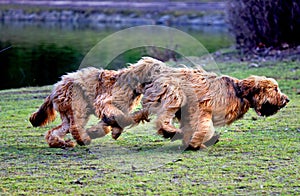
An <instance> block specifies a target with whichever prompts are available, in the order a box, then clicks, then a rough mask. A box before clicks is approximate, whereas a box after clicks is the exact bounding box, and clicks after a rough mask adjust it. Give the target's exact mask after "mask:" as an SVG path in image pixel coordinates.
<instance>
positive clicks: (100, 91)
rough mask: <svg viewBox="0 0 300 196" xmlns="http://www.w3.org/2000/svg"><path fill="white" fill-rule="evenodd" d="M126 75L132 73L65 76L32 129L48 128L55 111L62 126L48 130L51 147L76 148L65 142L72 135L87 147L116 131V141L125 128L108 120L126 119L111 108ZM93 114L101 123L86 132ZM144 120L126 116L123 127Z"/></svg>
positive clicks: (85, 72) (135, 99)
mask: <svg viewBox="0 0 300 196" xmlns="http://www.w3.org/2000/svg"><path fill="white" fill-rule="evenodd" d="M127 71H129V69H123V70H120V71H113V70H99V69H96V68H85V69H82V70H79V71H77V72H74V73H70V74H67V75H64V76H63V77H62V80H61V81H60V82H58V83H57V84H56V85H55V87H54V89H53V91H52V93H51V94H50V95H49V96H48V97H47V98H46V99H45V102H44V103H43V104H42V105H41V107H40V108H39V109H38V111H37V112H35V113H33V114H32V115H31V117H30V122H31V123H32V125H33V126H43V125H46V124H47V123H49V122H51V121H53V120H54V119H55V110H56V111H58V112H59V114H60V117H61V120H62V124H61V125H59V126H57V127H55V128H53V129H52V130H49V131H48V132H47V134H46V136H45V139H46V141H47V143H48V144H49V146H50V147H74V146H75V143H74V142H72V141H71V140H66V141H65V140H64V137H65V135H66V134H67V133H69V132H70V133H71V134H72V136H73V138H74V139H75V140H76V142H77V143H78V144H80V145H87V144H89V143H90V142H91V138H96V137H103V136H104V135H106V134H107V133H109V132H110V131H113V137H114V138H115V139H116V138H117V137H118V135H119V133H121V132H122V130H123V128H122V127H121V126H120V125H119V124H118V123H116V122H111V121H112V120H110V121H109V120H108V119H114V118H115V116H116V115H118V114H119V116H124V115H123V113H122V111H120V110H119V109H117V108H116V107H114V105H111V104H110V103H111V99H112V97H111V95H112V89H113V87H114V84H115V83H116V81H117V80H118V78H119V77H120V76H121V75H122V74H124V73H126V72H127ZM140 97H141V95H140V94H136V95H135V96H134V97H133V98H132V100H130V101H131V103H130V104H129V106H128V107H129V108H128V109H127V110H128V111H130V112H131V111H132V109H133V108H134V107H135V106H136V104H138V103H139V100H140ZM102 105H104V107H102ZM91 114H95V115H96V116H97V117H98V118H99V119H100V120H101V121H100V122H99V123H98V124H97V125H95V126H93V127H91V128H89V129H87V130H85V129H84V127H85V125H86V124H87V121H88V118H89V116H90V115H91ZM142 117H143V118H146V117H145V116H143V115H142V114H139V113H134V114H132V115H129V116H126V118H124V119H125V120H123V121H124V122H123V123H124V125H126V126H128V125H129V124H134V123H138V122H139V121H140V120H141V119H139V118H142ZM106 121H107V122H106ZM114 133H116V134H114Z"/></svg>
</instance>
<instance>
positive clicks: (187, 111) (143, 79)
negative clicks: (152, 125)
mask: <svg viewBox="0 0 300 196" xmlns="http://www.w3.org/2000/svg"><path fill="white" fill-rule="evenodd" d="M133 66H134V70H136V71H135V72H134V71H133V72H128V73H127V74H124V75H123V78H120V80H119V81H118V82H117V83H116V88H115V89H117V90H116V91H114V90H113V96H112V97H113V99H114V103H115V104H116V105H118V106H119V107H120V108H121V107H122V106H125V105H126V103H127V102H128V100H130V99H129V98H127V97H124V95H126V94H127V93H128V92H133V91H134V90H135V89H140V93H142V94H143V99H142V105H143V110H142V112H141V113H143V114H144V115H149V114H151V113H152V114H156V115H157V120H156V127H157V130H158V133H159V134H162V135H164V137H176V138H183V144H184V145H185V146H186V147H187V149H193V150H195V149H199V148H205V147H206V146H207V145H210V144H211V140H212V139H214V140H216V139H218V136H214V132H215V130H214V126H223V125H229V124H231V123H232V122H234V121H235V120H237V119H240V118H242V117H243V115H244V114H245V113H246V112H247V111H248V110H249V108H254V109H255V111H256V112H257V114H258V115H261V116H269V115H272V114H275V113H276V112H277V111H278V110H279V109H281V108H282V107H284V106H285V105H286V103H287V102H288V101H289V100H288V98H287V96H286V95H284V94H283V93H281V92H280V90H279V87H278V84H277V82H276V81H275V80H274V79H272V78H266V77H260V76H250V77H248V78H246V79H243V80H239V79H236V78H233V77H229V76H217V75H215V74H213V73H208V72H206V71H204V70H203V69H189V68H171V67H168V66H166V65H165V64H164V63H163V62H161V61H158V60H156V59H153V58H150V57H144V58H142V59H141V60H140V61H139V62H138V63H136V64H135V65H133ZM128 95H130V93H129V94H128ZM131 96H132V95H130V96H129V97H131ZM174 118H178V120H179V121H180V128H176V127H175V126H174V125H173V123H172V120H173V119H174Z"/></svg>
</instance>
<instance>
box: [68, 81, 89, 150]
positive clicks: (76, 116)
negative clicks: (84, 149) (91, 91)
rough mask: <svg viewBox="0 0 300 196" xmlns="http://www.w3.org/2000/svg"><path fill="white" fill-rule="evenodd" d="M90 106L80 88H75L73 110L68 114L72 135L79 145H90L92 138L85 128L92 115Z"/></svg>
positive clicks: (73, 91)
mask: <svg viewBox="0 0 300 196" xmlns="http://www.w3.org/2000/svg"><path fill="white" fill-rule="evenodd" d="M90 110H91V108H90V106H89V103H88V100H87V98H86V97H85V96H84V94H83V92H82V90H81V89H80V88H76V87H75V86H74V87H73V90H72V103H71V110H70V111H69V112H68V118H69V119H70V129H69V131H70V133H71V134H72V136H73V138H74V139H75V140H76V142H77V143H78V144H79V145H81V146H82V145H88V144H90V143H91V138H90V136H89V135H88V134H87V132H86V130H85V129H84V126H85V125H86V124H87V122H88V119H89V115H90Z"/></svg>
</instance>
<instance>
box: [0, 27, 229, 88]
mask: <svg viewBox="0 0 300 196" xmlns="http://www.w3.org/2000/svg"><path fill="white" fill-rule="evenodd" d="M124 28H127V27H125V26H105V25H97V26H95V25H93V26H91V25H89V24H80V25H74V24H69V23H32V22H15V23H13V22H10V23H0V89H9V88H18V87H26V86H42V85H49V84H54V83H55V82H57V81H58V80H59V78H60V76H61V75H63V74H65V73H66V72H71V71H74V70H76V69H78V67H79V65H80V63H81V61H82V59H83V58H84V56H85V55H86V54H87V52H88V51H89V50H90V49H91V48H92V47H93V46H94V45H96V44H97V43H98V42H99V41H100V40H102V39H103V38H105V37H106V36H108V35H111V34H112V33H114V32H117V31H119V30H122V29H124ZM175 28H178V29H180V30H182V31H185V32H186V33H188V34H190V35H192V36H193V37H195V38H196V39H198V40H199V41H200V42H201V43H202V44H203V45H204V46H205V47H206V48H207V49H208V50H209V51H210V52H214V51H216V50H218V49H220V48H224V47H228V46H230V45H231V44H232V38H231V36H230V35H229V33H228V31H227V28H226V27H224V26H222V27H213V26H202V27H201V26H197V27H196V26H193V27H175ZM140 55H142V54H141V53H140V52H136V51H132V52H130V53H128V54H126V56H125V57H124V58H121V59H122V61H124V62H123V63H124V64H125V63H128V62H134V61H136V60H137V59H139V58H140V57H141V56H140Z"/></svg>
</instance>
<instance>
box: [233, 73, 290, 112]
mask: <svg viewBox="0 0 300 196" xmlns="http://www.w3.org/2000/svg"><path fill="white" fill-rule="evenodd" d="M239 87H240V95H241V96H242V97H243V98H246V99H247V100H248V101H249V102H250V105H251V108H254V110H255V111H256V113H257V114H258V115H259V116H270V115H273V114H275V113H277V112H278V111H279V110H280V109H281V108H283V107H284V106H286V104H287V103H288V102H289V99H288V97H287V96H286V95H285V94H283V93H282V92H281V91H280V89H279V87H278V83H277V82H276V81H275V80H274V79H273V78H266V77H264V76H250V77H248V78H246V79H243V80H241V82H240V85H239Z"/></svg>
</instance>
